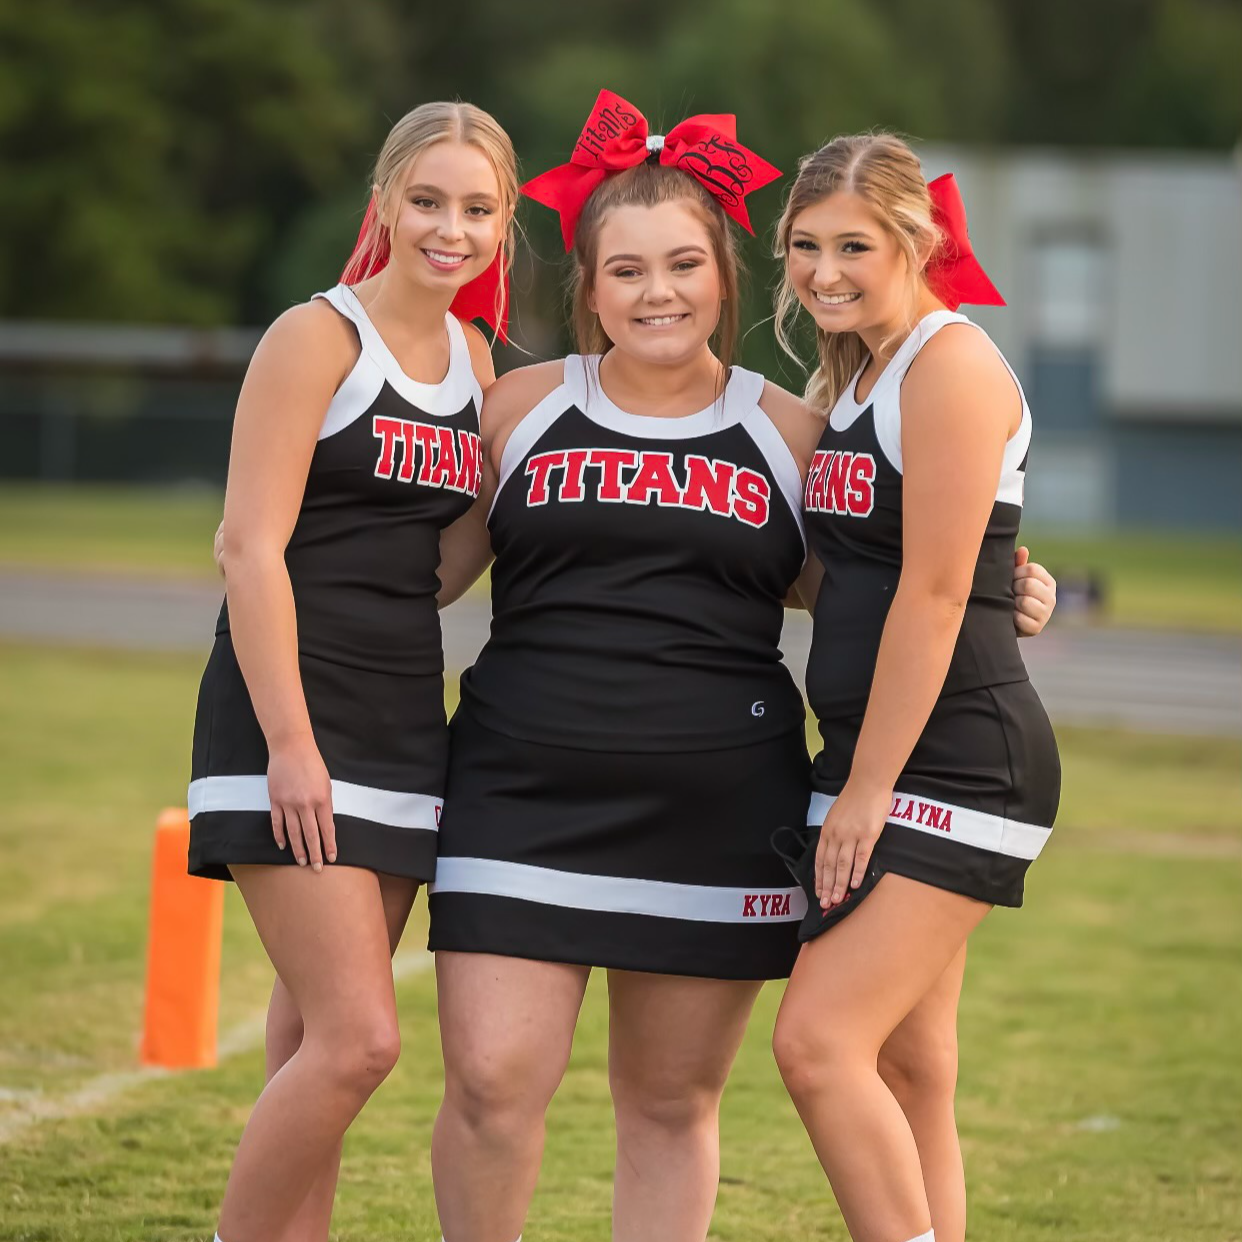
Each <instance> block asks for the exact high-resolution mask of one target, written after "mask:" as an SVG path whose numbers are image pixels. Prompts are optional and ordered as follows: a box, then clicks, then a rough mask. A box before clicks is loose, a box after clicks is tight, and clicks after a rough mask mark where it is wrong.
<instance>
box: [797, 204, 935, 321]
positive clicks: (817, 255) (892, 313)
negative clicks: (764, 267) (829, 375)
mask: <svg viewBox="0 0 1242 1242" xmlns="http://www.w3.org/2000/svg"><path fill="white" fill-rule="evenodd" d="M787 262H788V268H789V279H790V282H791V283H792V285H793V288H794V292H795V293H797V295H798V300H799V301H800V302H801V303H802V305H803V306H804V307H806V309H807V311H808V312H810V314H811V316H812V318H813V319H814V320H815V323H816V325H817V326H818V327H819V328H820V329H821V331H824V332H867V331H868V330H870V329H883V330H888V329H889V328H890V327H891V326H892V325H894V324H897V323H900V322H902V320H903V319H904V317H905V316H906V315H907V313H908V306H907V303H908V301H909V297H910V283H909V267H908V264H907V260H906V254H905V251H904V250H903V248H902V246H901V245H900V243H899V242H898V241H897V239H896V238H895V237H894V236H893V234H892V233H891V232H890V231H889V230H888V229H886V228H885V227H884V226H883V224H881V223H880V220H879V219H878V217H877V216H876V215H875V213H874V212H873V211H872V210H871V208H870V207H868V205H867V204H866V202H865V201H864V200H863V199H862V198H860V197H859V195H857V194H855V193H854V192H853V191H851V190H838V191H836V192H835V193H833V194H829V195H828V196H827V197H826V198H821V199H820V200H819V201H818V202H815V203H812V204H811V205H809V206H807V207H805V208H804V209H803V210H802V211H800V212H798V214H797V215H796V216H794V218H793V220H792V221H791V222H790V230H789V250H788V259H787Z"/></svg>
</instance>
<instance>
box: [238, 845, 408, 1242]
mask: <svg viewBox="0 0 1242 1242" xmlns="http://www.w3.org/2000/svg"><path fill="white" fill-rule="evenodd" d="M233 875H234V878H235V879H236V880H237V885H238V888H240V889H241V893H242V896H243V897H244V898H245V901H246V905H247V907H248V908H249V910H250V914H251V917H252V918H253V919H254V924H255V927H256V928H257V929H258V932H259V937H260V939H261V940H262V941H263V945H264V948H266V949H267V953H268V956H269V957H270V958H271V959H272V964H273V965H274V966H275V967H276V971H277V973H278V974H279V976H280V978H281V980H282V981H283V982H284V984H285V986H286V987H287V988H288V990H289V993H290V995H291V996H292V998H293V1000H294V1002H295V1003H296V1005H297V1009H298V1011H299V1013H301V1015H302V1019H303V1022H304V1025H305V1031H304V1033H303V1036H302V1041H301V1043H300V1045H299V1046H298V1049H297V1051H296V1052H295V1053H294V1054H293V1055H292V1056H291V1057H290V1058H289V1060H288V1061H286V1062H285V1064H284V1065H283V1066H282V1067H281V1069H280V1070H279V1071H278V1072H277V1073H276V1074H275V1076H274V1077H273V1078H272V1079H271V1081H270V1082H269V1083H268V1084H267V1086H266V1087H265V1088H264V1089H263V1094H262V1095H260V1096H259V1100H258V1103H257V1104H256V1105H255V1107H254V1111H253V1112H252V1113H251V1115H250V1120H249V1121H248V1122H247V1123H246V1129H245V1131H244V1132H243V1134H242V1138H241V1142H240V1143H239V1145H238V1148H237V1155H236V1156H235V1157H234V1160H233V1168H232V1171H231V1173H230V1174H229V1181H228V1186H227V1187H226V1189H225V1192H224V1203H223V1206H222V1207H221V1209H220V1233H221V1235H222V1236H223V1237H225V1238H227V1239H228V1240H229V1242H269V1240H270V1239H272V1238H277V1237H280V1236H281V1234H282V1232H283V1231H284V1230H286V1229H287V1228H288V1226H289V1223H290V1221H291V1220H292V1219H293V1218H294V1216H295V1214H296V1213H297V1212H298V1211H299V1210H300V1208H301V1205H302V1203H303V1202H304V1200H305V1199H306V1197H307V1195H308V1194H309V1193H310V1190H311V1187H312V1185H313V1184H314V1182H315V1180H316V1178H317V1177H319V1176H322V1174H323V1171H324V1169H325V1167H326V1166H327V1164H328V1162H329V1161H330V1160H331V1159H332V1157H333V1154H334V1153H335V1152H336V1151H337V1150H338V1149H339V1146H340V1142H341V1136H342V1135H343V1134H344V1133H345V1131H346V1129H347V1128H348V1127H349V1124H350V1122H352V1121H353V1119H354V1117H355V1116H357V1114H358V1112H359V1110H360V1109H361V1108H362V1106H363V1105H364V1104H365V1103H366V1101H367V1099H368V1098H369V1097H370V1095H371V1093H372V1092H373V1091H374V1090H375V1088H376V1087H377V1086H378V1085H379V1084H380V1083H381V1082H382V1081H383V1080H384V1078H385V1077H386V1076H387V1074H388V1072H389V1071H390V1070H391V1069H392V1067H393V1065H394V1064H395V1063H396V1060H397V1054H398V1050H399V1047H400V1042H399V1034H398V1030H397V1012H396V999H395V997H394V994H393V984H392V965H391V961H390V955H389V937H388V928H387V925H386V923H385V919H384V905H383V900H382V898H381V894H380V884H379V879H378V877H377V876H376V875H375V874H374V873H373V872H370V871H363V870H360V869H358V868H354V867H340V868H337V867H329V868H326V869H325V870H324V871H323V872H321V873H319V874H316V873H315V872H313V871H310V870H309V869H306V868H302V867H257V866H255V867H251V866H246V867H241V866H239V867H235V868H233Z"/></svg>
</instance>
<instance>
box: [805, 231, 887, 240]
mask: <svg viewBox="0 0 1242 1242" xmlns="http://www.w3.org/2000/svg"><path fill="white" fill-rule="evenodd" d="M789 235H790V237H807V238H810V240H811V241H814V240H815V234H814V233H808V232H807V231H806V229H793V230H792V231H791V232H790V234H789ZM851 237H861V238H864V239H865V240H867V241H870V240H871V234H870V233H857V232H855V233H836V234H834V239H835V240H836V241H845V240H847V239H849V238H851Z"/></svg>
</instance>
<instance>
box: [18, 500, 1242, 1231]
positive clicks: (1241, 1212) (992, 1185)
mask: <svg viewBox="0 0 1242 1242" xmlns="http://www.w3.org/2000/svg"><path fill="white" fill-rule="evenodd" d="M2 525H3V523H2V522H0V526H2ZM199 671H200V662H199V660H197V659H193V658H184V657H163V656H134V655H122V654H103V653H97V652H85V651H73V652H55V653H53V652H50V651H46V650H43V649H40V648H37V647H17V646H3V645H0V780H2V781H3V788H4V791H5V797H4V811H3V816H2V817H0V850H3V858H4V864H5V865H4V866H3V867H2V868H0V960H2V961H3V962H4V964H5V976H6V977H5V992H4V1003H3V1005H0V1132H2V1131H3V1128H4V1126H5V1125H6V1124H8V1123H11V1122H12V1121H13V1119H14V1118H17V1117H19V1116H21V1115H23V1113H24V1112H25V1111H26V1110H28V1109H30V1108H32V1107H35V1106H40V1105H50V1104H55V1103H56V1102H57V1101H63V1100H65V1099H67V1098H68V1097H70V1096H72V1095H73V1093H75V1092H81V1091H83V1090H84V1089H94V1088H96V1087H98V1085H99V1080H100V1076H101V1075H108V1074H113V1073H119V1072H123V1071H126V1070H129V1069H130V1068H132V1067H133V1065H134V1063H135V1046H136V1040H137V1035H138V1028H139V1023H140V1016H141V1006H142V979H143V962H144V946H145V937H146V894H147V883H148V867H149V850H150V843H151V834H152V828H153V824H154V820H155V816H156V813H157V812H158V810H159V808H160V807H161V806H162V805H165V804H175V803H177V802H179V801H181V799H182V798H183V797H184V784H185V777H186V769H187V765H188V756H189V735H190V726H191V716H192V711H193V699H194V691H195V687H196V682H197V678H198V675H199ZM1060 736H1061V740H1062V744H1063V752H1064V762H1065V796H1064V801H1063V804H1062V815H1061V819H1060V821H1059V823H1058V826H1057V831H1056V834H1055V836H1054V840H1053V844H1052V846H1051V847H1050V849H1049V851H1048V853H1047V855H1046V857H1045V858H1044V859H1042V860H1041V861H1040V863H1039V864H1038V866H1037V867H1036V868H1035V869H1034V871H1033V873H1032V878H1031V882H1030V885H1029V888H1028V893H1029V896H1028V903H1027V907H1026V909H1025V910H1023V911H1021V912H998V913H997V914H995V915H993V916H992V917H991V918H990V919H989V920H988V921H987V923H985V924H984V927H983V928H982V930H981V931H980V932H979V934H978V935H977V936H976V938H975V941H974V943H973V947H972V951H971V952H972V957H971V965H970V969H969V979H968V984H967V990H966V996H965V1000H964V1004H963V1012H962V1045H963V1072H962V1082H961V1093H960V1094H961V1103H960V1120H961V1126H962V1133H963V1139H964V1144H965V1149H966V1157H967V1165H968V1171H969V1177H970V1185H971V1192H972V1237H975V1238H979V1239H986V1240H988V1242H1018V1240H1019V1239H1020V1240H1021V1242H1052V1240H1053V1239H1056V1242H1064V1240H1065V1239H1072V1240H1073V1242H1240V1240H1242V1168H1240V1165H1239V1153H1240V1152H1242V1057H1240V1056H1239V1055H1238V1050H1239V1048H1242V988H1239V986H1238V985H1239V975H1240V971H1239V967H1240V966H1242V787H1240V779H1239V773H1240V771H1242V743H1238V742H1234V741H1226V740H1202V739H1198V740H1194V741H1185V740H1180V741H1179V740H1173V739H1160V738H1151V737H1142V738H1136V737H1130V736H1126V735H1122V734H1115V733H1098V732H1084V731H1072V730H1061V731H1060ZM424 919H425V916H424V913H423V907H422V905H421V904H420V906H419V909H418V912H417V914H416V918H415V924H414V925H413V926H412V927H411V929H410V932H409V934H408V939H407V943H406V946H405V948H404V949H403V952H406V953H414V954H417V952H418V950H419V949H420V947H421V942H422V938H423V935H424V932H425V921H424ZM224 955H225V969H224V976H223V991H222V997H221V1010H222V1013H221V1027H222V1029H225V1030H233V1029H235V1028H237V1027H238V1026H239V1024H244V1023H246V1022H247V1020H249V1019H250V1018H252V1017H253V1016H254V1015H255V1014H256V1013H258V1012H259V1011H261V1009H262V1006H263V1003H264V1001H265V999H266V992H267V988H268V985H269V982H270V974H269V968H268V967H267V965H266V963H265V960H264V958H263V956H262V953H261V951H260V949H259V947H258V945H257V942H256V940H255V937H254V933H253V931H252V930H251V927H250V924H249V922H248V920H247V918H246V915H245V911H244V910H243V908H242V907H241V903H240V901H239V900H238V899H237V895H236V893H235V892H232V891H230V892H229V894H228V899H227V906H226V925H225V944H224ZM598 983H599V981H598V980H597V981H596V984H595V985H593V987H592V990H591V992H590V994H589V997H588V1003H587V1005H586V1008H585V1011H584V1015H583V1021H582V1024H581V1027H580V1029H579V1033H578V1039H577V1042H576V1045H575V1052H574V1058H573V1063H572V1066H571V1069H570V1072H569V1075H568V1078H567V1080H566V1082H565V1084H564V1087H563V1089H562V1091H561V1093H560V1095H559V1097H558V1098H557V1100H556V1102H555V1104H554V1107H553V1110H552V1114H551V1117H550V1123H549V1142H548V1152H547V1158H546V1161H545V1167H544V1175H543V1178H542V1181H541V1183H540V1187H539V1191H538V1194H537V1197H536V1200H535V1205H534V1209H533V1213H532V1216H531V1220H530V1223H529V1229H528V1232H527V1235H526V1236H527V1237H529V1238H531V1239H537V1240H538V1242H594V1240H597V1239H598V1240H603V1239H606V1238H607V1237H608V1224H607V1219H608V1205H609V1198H610V1179H611V1162H612V1136H611V1132H610V1125H609V1113H608V1099H607V1082H606V1068H605V1043H604V1038H605V1014H604V1007H603V1000H604V998H603V994H602V988H601V987H599V986H598ZM779 997H780V990H779V988H778V987H775V986H773V987H769V988H768V989H766V990H765V992H764V994H763V996H762V998H761V1000H760V1004H759V1007H758V1010H757V1012H756V1014H755V1018H754V1021H753V1023H752V1026H751V1029H750V1033H749V1035H748V1037H747V1041H746V1044H745V1046H744V1048H743V1050H742V1053H741V1055H740V1057H739V1060H738V1064H737V1068H736V1071H735V1073H734V1076H733V1079H732V1081H731V1083H730V1087H729V1090H728V1092H727V1094H726V1099H725V1110H724V1135H723V1141H724V1168H723V1173H724V1184H723V1185H722V1188H721V1194H720V1203H719V1208H718V1211H717V1215H716V1221H715V1224H714V1227H713V1233H712V1236H713V1238H716V1239H720V1240H721V1242H787V1240H789V1239H807V1240H808V1242H812V1240H818V1239H824V1240H827V1242H844V1240H845V1234H844V1230H843V1229H842V1227H841V1225H840V1223H839V1221H838V1219H837V1216H836V1213H835V1209H834V1207H833V1205H832V1203H831V1200H830V1198H829V1196H828V1193H827V1190H826V1187H825V1184H824V1182H823V1180H822V1177H821V1175H820V1173H819V1169H818V1166H817V1165H816V1163H815V1161H814V1158H813V1156H812V1154H811V1151H810V1147H809V1144H808V1143H807V1141H806V1139H805V1137H804V1135H803V1133H802V1131H801V1128H800V1126H799V1124H798V1121H797V1118H796V1116H795V1114H794V1112H793V1109H792V1107H791V1106H790V1105H789V1103H788V1102H787V1100H786V1099H785V1096H784V1094H783V1091H782V1089H781V1085H780V1082H779V1079H778V1077H777V1074H776V1071H775V1068H774V1066H773V1063H772V1060H771V1056H770V1054H769V1051H768V1038H769V1035H770V1032H771V1026H772V1020H773V1015H774V1013H775V1010H776V1006H777V1003H778V1001H779ZM399 999H400V1007H401V1015H402V1034H403V1041H404V1048H405V1051H404V1054H403V1059H402V1061H401V1063H400V1065H399V1066H398V1068H397V1070H396V1071H395V1073H394V1074H393V1076H392V1077H391V1078H390V1079H389V1081H388V1082H387V1083H386V1084H385V1086H384V1087H383V1089H382V1090H381V1091H380V1093H379V1094H378V1095H377V1097H376V1098H375V1099H374V1100H373V1101H372V1102H371V1104H370V1105H369V1106H368V1108H367V1109H366V1111H365V1112H364V1114H363V1116H362V1118H361V1119H360V1120H359V1122H358V1124H357V1125H356V1126H355V1128H354V1130H353V1132H352V1133H351V1136H350V1139H349V1143H348V1147H347V1154H346V1166H345V1172H344V1176H343V1180H342V1186H341V1195H340V1202H339V1207H338V1211H337V1216H336V1227H335V1230H334V1238H336V1239H339V1240H340V1242H347V1240H348V1242H355V1240H356V1242H363V1240H366V1242H389V1240H392V1242H396V1240H397V1239H401V1240H402V1242H409V1240H421V1239H435V1238H438V1236H439V1233H438V1230H437V1228H436V1226H435V1220H434V1216H433V1211H432V1199H431V1190H430V1173H429V1161H428V1142H429V1136H430V1128H431V1122H432V1119H433V1116H434V1112H435V1108H436V1104H437V1102H438V1098H439V1080H440V1064H439V1053H438V1044H437V1036H436V1025H435V996H434V987H433V981H432V978H431V975H430V974H429V973H428V972H426V971H423V972H422V973H415V974H412V975H411V976H410V977H409V978H407V979H406V980H405V981H404V982H403V984H402V985H401V987H400V991H399ZM261 1077H262V1070H261V1056H260V1053H259V1051H258V1050H257V1049H255V1048H252V1049H251V1050H250V1051H243V1052H241V1053H239V1054H237V1055H235V1056H232V1057H230V1058H228V1059H226V1060H225V1061H224V1062H223V1063H222V1065H221V1067H220V1068H219V1069H218V1070H215V1071H211V1072H200V1073H194V1074H184V1075H177V1076H170V1077H163V1078H153V1079H150V1080H148V1081H143V1082H139V1083H137V1084H136V1085H131V1086H130V1087H129V1088H128V1089H127V1090H124V1091H121V1092H119V1093H117V1094H114V1095H112V1096H111V1097H109V1098H106V1099H102V1100H100V1101H99V1102H96V1103H95V1104H93V1105H91V1106H89V1107H87V1108H86V1109H85V1111H83V1112H82V1113H81V1115H77V1116H70V1117H66V1118H64V1119H61V1120H50V1121H42V1122H39V1123H38V1124H35V1125H31V1126H29V1127H27V1128H25V1129H24V1130H22V1131H21V1132H20V1133H19V1134H18V1135H17V1136H16V1137H15V1138H13V1139H11V1140H10V1141H9V1142H7V1143H4V1144H0V1240H3V1242H18V1240H19V1239H20V1240H25V1242H36V1240H37V1242H62V1240H64V1242H69V1240H71V1239H73V1240H77V1239H88V1238H89V1239H91V1240H92V1242H95V1240H98V1242H118V1240H121V1239H125V1240H127V1242H129V1240H134V1242H137V1240H139V1239H141V1240H143V1242H172V1240H173V1239H176V1240H179V1242H182V1240H185V1239H210V1238H211V1236H212V1230H213V1228H214V1222H215V1216H214V1213H215V1208H216V1205H217V1202H218V1198H219V1195H220V1191H221V1189H222V1187H223V1184H224V1179H225V1176H226V1173H227V1169H228V1165H229V1161H230V1158H231V1155H232V1150H233V1146H234V1144H235V1142H236V1138H237V1135H238V1133H239V1131H240V1128H241V1126H242V1124H243V1123H244V1120H245V1117H246V1115H247V1112H248V1109H249V1107H250V1105H251V1103H252V1102H253V1099H254V1096H255V1095H256V1094H257V1092H258V1089H259V1087H260V1085H261Z"/></svg>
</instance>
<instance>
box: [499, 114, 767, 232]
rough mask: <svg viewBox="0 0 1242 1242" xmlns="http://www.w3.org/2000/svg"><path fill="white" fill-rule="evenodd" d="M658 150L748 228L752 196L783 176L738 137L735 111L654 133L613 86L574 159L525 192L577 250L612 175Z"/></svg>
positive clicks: (589, 123) (576, 147) (693, 118)
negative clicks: (585, 213) (585, 216)
mask: <svg viewBox="0 0 1242 1242" xmlns="http://www.w3.org/2000/svg"><path fill="white" fill-rule="evenodd" d="M652 155H658V159H659V162H660V163H661V164H663V165H664V166H665V167H666V168H680V169H681V170H682V171H683V172H686V173H689V174H690V175H691V176H692V177H694V178H695V179H696V180H698V181H699V182H701V183H702V184H703V185H704V186H705V187H706V188H707V189H708V190H709V191H710V192H711V193H712V194H713V195H714V196H715V198H716V199H717V201H718V202H719V203H720V205H721V206H722V207H723V208H724V210H725V214H726V215H728V216H729V217H730V218H731V219H733V220H736V221H737V222H738V224H740V225H741V226H742V227H743V228H744V229H745V230H746V231H747V232H748V233H753V232H754V230H753V229H752V228H751V227H750V215H749V214H748V212H747V210H746V195H747V194H749V193H751V191H753V190H758V189H760V188H761V187H762V186H765V185H767V184H768V183H769V182H771V181H775V180H776V178H777V177H779V176H780V175H781V174H780V170H779V169H777V168H773V167H772V165H771V164H769V163H768V162H767V161H766V160H764V159H761V158H760V157H759V156H758V155H756V154H755V153H754V152H753V151H750V150H748V149H747V148H746V147H744V146H742V145H741V144H740V143H739V142H738V140H737V118H736V117H735V116H733V115H732V114H731V113H719V114H704V115H702V116H691V117H687V118H686V119H685V120H684V121H682V122H681V124H680V125H675V126H674V127H673V128H672V129H671V130H669V132H668V134H667V135H666V136H664V137H659V136H653V135H651V134H649V133H648V129H647V118H646V117H645V116H643V114H642V113H641V112H639V110H638V109H637V108H635V107H634V105H633V104H631V103H627V102H626V101H625V100H624V99H622V98H621V96H620V95H614V94H613V93H612V91H600V93H599V98H598V99H597V100H596V101H595V107H594V108H592V109H591V115H590V116H589V117H588V118H587V123H586V124H585V125H584V126H583V127H582V134H581V136H580V137H579V138H578V141H577V142H576V143H575V144H574V153H573V155H572V156H571V157H570V160H569V163H568V164H561V165H560V166H559V167H557V168H553V169H550V170H549V171H548V172H546V173H542V174H541V175H540V176H538V177H535V178H534V179H533V180H531V181H528V182H527V183H526V184H525V185H524V186H523V187H522V192H523V193H524V194H527V195H529V196H530V197H531V198H533V199H534V200H535V202H537V203H542V204H543V205H544V206H545V207H551V208H552V209H553V210H554V211H556V212H558V213H559V215H560V217H561V236H562V237H564V239H565V249H566V250H572V249H573V245H574V232H575V230H576V229H577V227H578V217H579V216H581V215H582V208H583V207H584V206H585V205H586V201H587V199H588V198H590V196H591V193H592V191H593V190H594V189H595V188H596V186H598V185H599V184H600V182H601V181H603V180H604V178H605V177H606V176H607V175H608V174H609V173H614V172H620V171H621V170H622V169H625V168H634V167H636V166H637V165H639V164H642V163H645V162H646V161H647V159H648V158H649V157H650V156H652Z"/></svg>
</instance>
